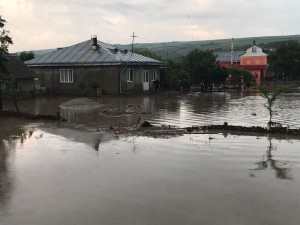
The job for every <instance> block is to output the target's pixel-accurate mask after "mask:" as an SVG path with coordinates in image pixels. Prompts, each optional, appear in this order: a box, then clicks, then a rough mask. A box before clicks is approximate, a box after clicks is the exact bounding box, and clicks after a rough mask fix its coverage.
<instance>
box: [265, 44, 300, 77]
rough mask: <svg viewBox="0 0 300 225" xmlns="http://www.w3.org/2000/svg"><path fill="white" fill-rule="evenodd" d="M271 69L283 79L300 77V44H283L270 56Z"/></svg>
mask: <svg viewBox="0 0 300 225" xmlns="http://www.w3.org/2000/svg"><path fill="white" fill-rule="evenodd" d="M269 65H270V67H269V69H270V70H271V71H272V72H274V74H275V75H277V77H279V78H282V79H296V78H299V77H300V43H299V42H298V41H294V40H289V41H286V42H282V43H281V44H280V45H279V46H278V47H277V48H276V50H275V51H274V52H271V53H270V54H269Z"/></svg>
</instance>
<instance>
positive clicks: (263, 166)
mask: <svg viewBox="0 0 300 225" xmlns="http://www.w3.org/2000/svg"><path fill="white" fill-rule="evenodd" d="M276 150H277V147H276V146H275V145H274V144H273V143H272V138H271V137H270V138H269V146H268V147H267V150H266V154H264V155H263V157H262V160H261V161H258V162H256V163H255V164H256V165H257V168H256V169H255V170H267V169H268V168H270V169H271V170H274V171H275V176H276V178H278V179H284V180H285V179H287V180H292V179H293V178H292V175H291V169H290V168H287V167H286V166H284V164H283V162H281V161H279V160H275V159H274V156H273V154H272V152H274V151H276ZM251 175H253V174H251Z"/></svg>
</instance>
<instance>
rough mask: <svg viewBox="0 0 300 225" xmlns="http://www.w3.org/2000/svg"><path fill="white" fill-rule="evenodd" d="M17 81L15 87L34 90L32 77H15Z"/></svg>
mask: <svg viewBox="0 0 300 225" xmlns="http://www.w3.org/2000/svg"><path fill="white" fill-rule="evenodd" d="M15 82H17V88H18V89H21V90H23V91H34V89H35V81H34V80H33V78H32V79H15Z"/></svg>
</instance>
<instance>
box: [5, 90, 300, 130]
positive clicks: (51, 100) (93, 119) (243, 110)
mask: <svg viewBox="0 0 300 225" xmlns="http://www.w3.org/2000/svg"><path fill="white" fill-rule="evenodd" d="M299 96H300V94H296V93H294V94H284V95H281V96H280V97H279V98H278V100H277V101H276V103H275V105H274V109H275V111H277V115H275V116H274V121H276V122H280V123H281V124H283V125H289V126H290V127H291V128H300V113H299V108H300V100H299ZM71 99H74V97H49V96H47V97H38V98H35V99H31V100H24V101H20V108H22V109H23V110H25V111H30V112H32V113H36V114H39V113H41V114H52V115H56V113H57V112H59V110H60V109H59V105H61V104H62V103H64V102H67V101H69V100H71ZM98 103H99V108H97V109H96V108H95V109H93V110H85V111H84V110H81V111H80V110H70V109H68V110H62V111H61V115H62V116H63V117H64V118H65V119H67V120H68V121H69V122H72V123H77V124H85V125H87V126H90V127H110V126H113V127H115V126H128V127H130V126H134V125H136V123H137V121H138V119H139V118H141V120H142V121H143V120H147V121H149V122H151V123H153V124H156V125H162V124H165V125H171V126H177V127H187V126H193V125H194V126H195V125H196V126H198V125H207V124H223V123H224V122H228V124H231V125H245V126H253V125H255V126H267V122H268V111H267V110H266V108H265V107H264V104H265V103H266V102H265V99H263V98H262V97H261V96H260V95H258V94H255V93H252V94H246V93H227V92H226V93H188V94H186V93H179V94H178V95H169V94H168V93H160V94H157V95H141V96H122V97H120V96H102V97H101V98H99V99H98ZM7 106H8V105H6V107H7ZM129 106H136V107H129ZM11 107H13V106H11ZM105 112H116V113H115V114H114V115H109V114H107V113H105Z"/></svg>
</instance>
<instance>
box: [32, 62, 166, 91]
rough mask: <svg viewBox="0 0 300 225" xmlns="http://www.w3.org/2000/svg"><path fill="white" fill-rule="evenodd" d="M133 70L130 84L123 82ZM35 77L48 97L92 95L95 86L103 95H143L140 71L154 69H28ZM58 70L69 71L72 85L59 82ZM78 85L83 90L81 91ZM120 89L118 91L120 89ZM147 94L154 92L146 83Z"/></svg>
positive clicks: (104, 67) (154, 67)
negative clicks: (44, 88)
mask: <svg viewBox="0 0 300 225" xmlns="http://www.w3.org/2000/svg"><path fill="white" fill-rule="evenodd" d="M128 68H131V69H134V81H133V82H127V69H128ZM31 69H32V70H33V71H34V72H35V73H36V74H37V77H38V78H39V83H40V85H41V87H43V86H44V87H46V91H47V93H49V94H86V95H94V94H95V90H94V89H93V88H92V85H93V84H98V88H101V89H102V93H103V94H119V93H120V92H121V93H137V92H143V70H152V69H155V70H156V76H157V78H158V79H159V78H160V75H159V67H158V66H124V65H122V66H93V67H91V66H90V67H31ZM60 69H73V83H61V82H60ZM80 85H82V86H84V88H83V89H82V88H81V87H80ZM120 85H121V88H120ZM149 86H150V89H149V90H150V91H151V90H154V85H153V82H152V81H151V80H150V81H149Z"/></svg>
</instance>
